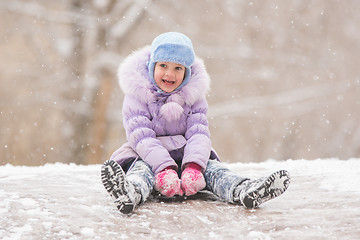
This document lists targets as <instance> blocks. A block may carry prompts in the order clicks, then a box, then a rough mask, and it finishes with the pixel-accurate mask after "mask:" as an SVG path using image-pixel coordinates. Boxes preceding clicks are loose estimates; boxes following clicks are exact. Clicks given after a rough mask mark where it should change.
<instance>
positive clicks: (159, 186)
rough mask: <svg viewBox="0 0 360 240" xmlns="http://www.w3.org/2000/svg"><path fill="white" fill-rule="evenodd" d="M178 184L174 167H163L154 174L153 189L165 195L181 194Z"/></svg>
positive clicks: (178, 180)
mask: <svg viewBox="0 0 360 240" xmlns="http://www.w3.org/2000/svg"><path fill="white" fill-rule="evenodd" d="M180 185H181V183H180V179H179V177H178V174H177V172H176V171H175V170H174V169H171V168H165V169H164V170H162V171H161V172H159V173H158V174H156V176H155V186H154V188H155V190H156V191H159V192H160V193H161V194H162V195H165V196H167V197H172V196H174V195H180V196H181V195H183V194H184V193H183V191H182V190H181V186H180Z"/></svg>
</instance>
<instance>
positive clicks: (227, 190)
mask: <svg viewBox="0 0 360 240" xmlns="http://www.w3.org/2000/svg"><path fill="white" fill-rule="evenodd" d="M204 177H205V180H206V187H207V188H208V189H209V190H210V191H212V192H213V193H214V194H215V195H217V196H218V197H220V198H221V199H223V200H224V201H227V202H231V203H239V204H242V205H243V206H245V207H247V208H256V207H259V205H260V204H262V203H264V202H266V201H268V200H270V199H273V198H275V197H277V196H279V195H281V194H282V193H284V192H285V191H286V189H287V188H288V186H289V184H290V176H289V173H288V172H287V171H285V170H281V171H278V172H275V173H273V174H271V175H270V176H269V177H264V178H260V179H256V180H250V179H248V178H243V177H240V176H238V175H237V174H235V173H233V172H231V171H230V170H229V169H227V168H225V167H224V166H222V164H221V163H220V162H218V161H216V160H209V163H208V165H207V169H206V170H205V172H204Z"/></svg>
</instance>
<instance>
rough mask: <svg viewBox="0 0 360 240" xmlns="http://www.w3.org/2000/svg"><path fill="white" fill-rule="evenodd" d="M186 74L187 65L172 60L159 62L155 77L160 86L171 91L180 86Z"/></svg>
mask: <svg viewBox="0 0 360 240" xmlns="http://www.w3.org/2000/svg"><path fill="white" fill-rule="evenodd" d="M184 76H185V67H184V66H183V65H181V64H177V63H172V62H157V63H156V64H155V69H154V79H155V82H156V84H157V85H158V87H159V88H160V89H161V90H163V91H164V92H167V93H170V92H172V91H174V90H175V89H176V88H177V87H179V86H180V84H181V83H182V81H183V80H184Z"/></svg>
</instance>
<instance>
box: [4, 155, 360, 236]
mask: <svg viewBox="0 0 360 240" xmlns="http://www.w3.org/2000/svg"><path fill="white" fill-rule="evenodd" d="M228 166H229V167H230V168H232V169H233V170H234V171H236V172H238V173H241V175H243V176H248V177H261V176H263V175H267V174H269V173H272V171H275V170H278V169H287V170H288V171H289V172H290V174H291V176H292V182H291V184H290V187H289V189H288V191H287V192H286V193H284V194H283V195H282V196H280V197H279V198H277V199H275V200H272V201H270V202H267V203H265V204H264V205H262V206H261V207H260V208H259V209H256V210H247V209H244V208H242V207H239V206H235V205H230V204H226V203H223V202H220V201H217V200H216V199H215V198H214V197H213V196H212V195H210V194H208V193H200V194H199V195H197V196H195V197H191V198H188V199H186V200H183V199H176V200H171V201H170V200H167V201H165V200H159V199H152V200H150V201H149V202H147V203H145V204H144V205H142V206H140V207H139V208H137V209H136V210H135V212H134V213H133V214H131V215H129V216H124V215H122V214H120V213H119V212H118V211H117V210H116V209H115V207H114V206H113V205H112V201H111V199H110V197H109V196H108V195H107V192H106V191H105V190H104V188H103V186H102V184H101V181H100V165H90V166H78V165H73V164H69V165H68V164H48V165H44V166H41V167H14V166H11V165H5V166H1V167H0V186H1V188H0V239H4V240H5V239H11V240H15V239H240V238H241V239H359V238H360V237H359V236H360V222H359V219H360V188H359V186H360V159H350V160H347V161H341V160H337V159H319V160H314V161H306V160H288V161H283V162H277V161H270V160H269V161H267V162H263V163H247V164H246V163H236V164H228Z"/></svg>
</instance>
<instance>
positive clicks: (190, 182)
mask: <svg viewBox="0 0 360 240" xmlns="http://www.w3.org/2000/svg"><path fill="white" fill-rule="evenodd" d="M205 186H206V183H205V179H204V175H203V174H202V173H201V167H200V166H199V165H198V164H196V163H189V164H187V165H186V168H185V170H184V171H183V172H182V174H181V187H182V189H183V191H184V193H185V195H186V196H190V195H194V194H195V193H197V192H198V191H200V190H201V189H204V188H205Z"/></svg>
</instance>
